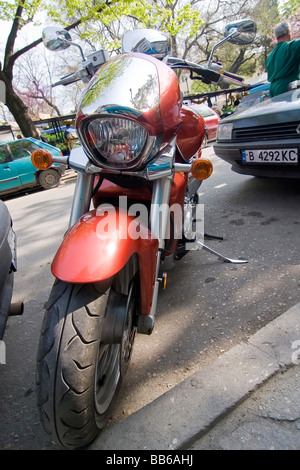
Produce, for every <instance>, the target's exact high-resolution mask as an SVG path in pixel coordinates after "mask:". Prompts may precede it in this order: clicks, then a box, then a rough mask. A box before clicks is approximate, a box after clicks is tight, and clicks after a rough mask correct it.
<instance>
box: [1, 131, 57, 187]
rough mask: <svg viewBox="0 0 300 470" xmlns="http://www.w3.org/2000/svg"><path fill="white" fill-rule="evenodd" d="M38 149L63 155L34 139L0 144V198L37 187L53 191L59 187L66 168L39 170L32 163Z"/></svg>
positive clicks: (53, 167) (29, 138) (50, 146)
mask: <svg viewBox="0 0 300 470" xmlns="http://www.w3.org/2000/svg"><path fill="white" fill-rule="evenodd" d="M38 148H41V149H48V150H50V152H52V153H53V154H54V155H62V153H61V151H60V150H59V149H57V148H56V147H53V146H52V145H50V144H47V143H45V142H42V141H40V140H37V139H34V138H32V137H28V138H24V139H18V140H13V141H11V142H5V143H1V144H0V196H2V195H5V194H9V193H13V192H16V191H20V190H21V189H26V188H32V187H35V186H42V187H43V188H45V189H51V188H54V187H56V186H58V185H59V183H60V180H61V176H62V175H63V173H64V171H65V169H66V166H65V165H61V164H55V165H53V166H52V167H51V168H49V169H47V170H42V171H40V170H37V169H36V168H35V167H34V166H33V164H32V163H31V154H32V152H33V151H34V150H37V149H38Z"/></svg>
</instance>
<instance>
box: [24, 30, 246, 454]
mask: <svg viewBox="0 0 300 470" xmlns="http://www.w3.org/2000/svg"><path fill="white" fill-rule="evenodd" d="M246 26H247V28H248V29H247V28H246ZM250 26H251V28H252V30H253V22H251V25H249V22H248V23H247V25H246V22H244V23H242V22H239V23H237V24H235V25H231V28H230V30H229V32H228V33H227V37H228V39H227V40H232V41H237V39H238V38H241V36H243V35H244V37H246V36H247V33H249V35H250V33H251V31H250V29H251V28H250ZM243 28H244V29H243ZM44 42H45V44H46V45H47V47H48V48H50V49H52V50H60V49H62V48H65V47H67V46H69V45H70V44H73V43H72V41H71V37H70V35H69V33H68V32H67V31H65V30H59V29H57V28H53V27H50V28H46V30H45V31H44ZM123 47H124V52H125V53H124V54H122V55H119V56H116V57H114V58H112V59H110V60H107V56H106V53H105V52H104V51H98V52H97V53H94V54H92V55H91V56H89V57H87V58H86V59H85V58H84V56H83V58H84V60H83V63H82V66H81V68H80V70H79V71H77V72H76V73H75V74H72V75H70V76H67V77H64V78H63V79H62V80H61V81H60V82H59V83H63V84H67V83H71V82H73V81H74V80H78V79H82V80H83V81H85V82H88V86H87V88H86V90H85V92H84V94H83V97H82V100H81V104H80V106H79V109H78V111H77V117H76V129H77V133H78V138H79V143H80V144H81V145H78V146H75V147H74V148H73V149H72V151H71V154H70V156H69V157H68V165H69V167H71V168H73V169H75V170H77V171H78V175H77V181H76V188H75V193H74V199H73V205H72V211H71V217H70V227H69V230H68V231H67V233H66V234H65V237H64V239H63V242H62V244H61V246H60V247H59V249H58V252H57V253H56V256H55V258H54V261H53V264H52V273H53V274H54V276H55V278H56V280H55V283H54V286H53V288H52V291H51V294H50V298H49V301H48V304H47V308H46V315H45V319H44V323H43V327H42V332H41V339H40V345H39V351H38V365H37V390H38V406H39V408H40V413H41V417H42V421H43V424H44V427H45V430H46V431H47V432H48V433H50V434H51V436H52V438H54V439H55V440H56V442H58V443H59V444H61V445H63V446H65V447H67V448H78V447H81V446H84V445H87V444H88V443H89V442H91V441H92V440H93V439H94V438H95V437H96V436H97V434H98V433H99V430H101V429H102V428H103V427H104V426H105V424H106V422H107V420H108V418H109V417H110V416H111V412H112V407H113V404H114V401H115V399H116V397H117V392H118V390H119V388H120V385H121V382H122V379H123V377H124V376H125V374H126V372H127V369H128V365H129V362H130V358H131V355H132V348H133V343H134V338H135V335H136V332H137V333H142V334H148V335H149V334H151V332H152V330H153V327H154V321H155V311H156V305H157V298H158V292H159V286H160V285H161V284H162V285H163V287H164V286H165V283H166V274H165V273H162V272H161V266H162V262H163V261H166V260H167V259H172V260H178V259H180V258H181V257H182V256H184V255H185V254H186V253H188V252H189V251H190V250H191V249H198V248H205V249H208V250H209V251H212V252H213V250H211V249H210V248H208V247H206V246H205V245H204V244H203V217H202V213H201V210H200V211H199V207H200V205H199V204H198V195H197V190H198V188H199V186H200V184H201V182H202V181H203V180H204V179H206V178H208V177H209V176H210V175H211V173H212V171H213V169H212V164H211V162H210V161H208V160H206V159H203V158H201V156H200V155H201V151H200V149H201V143H202V140H203V138H204V134H205V125H204V121H203V119H202V118H201V117H200V116H199V115H198V114H196V113H194V112H193V111H192V110H191V109H190V108H188V107H187V106H183V105H182V97H181V93H180V88H179V81H178V78H177V75H176V74H175V72H174V71H173V70H172V68H177V67H179V68H180V67H184V68H185V69H189V70H190V72H191V75H193V76H195V75H197V76H198V77H200V78H201V79H202V80H204V81H206V82H215V83H217V82H218V81H219V80H220V79H221V78H222V79H224V74H220V73H219V72H218V71H214V70H213V69H212V68H208V67H206V66H200V65H198V64H195V63H192V62H188V61H183V60H180V59H177V58H170V57H169V58H168V59H167V63H165V61H166V59H165V56H166V55H167V54H168V40H167V38H166V36H165V35H163V34H162V33H159V32H157V31H150V30H138V31H132V32H130V33H126V35H125V36H124V40H123ZM127 51H128V52H127ZM162 59H163V60H162ZM230 79H233V80H234V82H235V81H236V77H233V78H232V77H231V78H229V80H230ZM58 160H59V161H63V162H64V163H65V160H64V159H62V157H61V158H56V157H55V158H54V157H52V156H51V155H50V154H49V153H47V152H45V151H37V152H34V154H33V155H32V161H33V163H34V164H35V165H36V166H38V167H39V168H44V169H45V168H47V167H48V166H49V165H50V164H51V163H52V162H53V161H55V162H57V161H58ZM91 203H92V204H91ZM200 209H201V207H200ZM214 253H215V252H214ZM216 254H217V255H219V254H218V253H216ZM219 256H221V255H219ZM222 258H223V259H224V260H225V261H231V262H245V260H229V259H228V258H225V257H222Z"/></svg>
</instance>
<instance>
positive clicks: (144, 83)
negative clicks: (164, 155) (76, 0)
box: [76, 53, 180, 136]
mask: <svg viewBox="0 0 300 470" xmlns="http://www.w3.org/2000/svg"><path fill="white" fill-rule="evenodd" d="M174 77H175V78H174ZM174 82H176V84H177V89H178V90H177V92H176V93H174V89H175V88H176V84H175V85H174ZM97 115H111V116H116V115H118V116H124V117H127V118H129V119H133V120H136V121H138V122H140V123H141V124H142V125H143V126H144V127H145V128H146V129H147V131H148V133H149V135H152V136H158V135H160V134H163V133H165V132H166V130H168V129H169V128H170V127H171V128H172V127H176V126H177V127H178V125H179V122H180V92H179V85H178V81H177V77H176V75H175V74H174V72H173V71H172V70H171V69H170V68H169V67H168V66H166V65H165V64H163V63H162V62H160V61H159V60H157V59H154V58H152V57H148V56H146V55H144V54H140V53H132V54H126V55H122V56H119V57H116V58H114V59H112V60H110V61H109V62H107V63H106V64H104V65H103V66H102V67H101V69H99V71H98V72H97V73H96V75H95V76H94V77H93V78H92V80H91V81H90V83H89V85H88V88H87V90H86V91H85V94H84V96H83V98H82V100H81V103H80V106H79V110H78V113H77V120H76V127H78V128H79V130H80V126H81V122H82V120H84V119H85V118H92V117H93V116H97ZM170 117H171V118H170Z"/></svg>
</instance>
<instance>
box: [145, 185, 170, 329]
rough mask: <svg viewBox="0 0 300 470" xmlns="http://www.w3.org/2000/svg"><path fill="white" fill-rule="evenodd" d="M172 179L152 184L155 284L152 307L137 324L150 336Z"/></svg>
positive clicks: (168, 216)
mask: <svg viewBox="0 0 300 470" xmlns="http://www.w3.org/2000/svg"><path fill="white" fill-rule="evenodd" d="M171 184H172V177H171V176H168V177H165V178H162V179H158V180H156V181H154V183H153V193H152V201H151V213H150V230H151V233H152V234H153V235H155V236H156V237H157V238H158V241H159V243H158V253H157V261H156V273H155V282H154V289H153V295H152V305H151V310H150V313H149V315H147V316H143V315H140V317H139V323H138V332H139V333H144V334H151V333H152V330H153V327H154V317H155V313H156V306H157V298H158V291H159V283H160V281H159V279H158V275H159V269H160V262H161V252H162V250H163V249H164V247H165V239H166V238H167V236H166V235H167V230H168V227H169V223H170V209H169V203H170V192H171Z"/></svg>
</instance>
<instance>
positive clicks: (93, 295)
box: [37, 281, 136, 449]
mask: <svg viewBox="0 0 300 470" xmlns="http://www.w3.org/2000/svg"><path fill="white" fill-rule="evenodd" d="M101 290H102V292H101ZM135 315H136V297H135V291H134V289H133V287H132V284H131V285H128V294H127V295H124V294H119V293H117V292H116V291H115V290H114V287H113V285H110V286H108V285H107V283H106V284H100V285H89V284H87V285H74V284H67V283H64V282H61V281H56V283H55V284H54V287H53V290H52V293H51V296H50V299H49V303H48V309H47V311H46V315H45V319H44V324H43V329H42V334H41V340H40V345H39V351H38V364H37V390H38V406H39V409H40V414H41V418H42V422H43V424H44V428H45V430H46V431H47V432H48V433H49V434H51V437H52V438H54V440H55V441H56V442H57V443H59V444H60V445H62V446H64V447H66V448H70V449H75V448H79V447H82V446H85V445H87V444H89V443H90V442H91V441H92V440H93V439H94V438H95V437H96V436H97V434H98V433H99V431H100V430H101V429H102V428H103V427H104V426H105V424H106V423H107V420H108V419H109V418H110V416H111V409H112V406H113V403H114V400H115V398H116V396H117V392H118V390H119V388H120V385H121V382H122V378H123V376H124V375H125V372H126V370H127V367H128V364H129V361H130V358H131V352H132V346H133V341H134V336H135V331H136V318H135ZM112 318H114V319H115V320H116V318H119V320H117V321H114V320H113V323H114V324H117V327H115V329H113V331H112V329H111V324H112V321H111V320H112Z"/></svg>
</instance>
